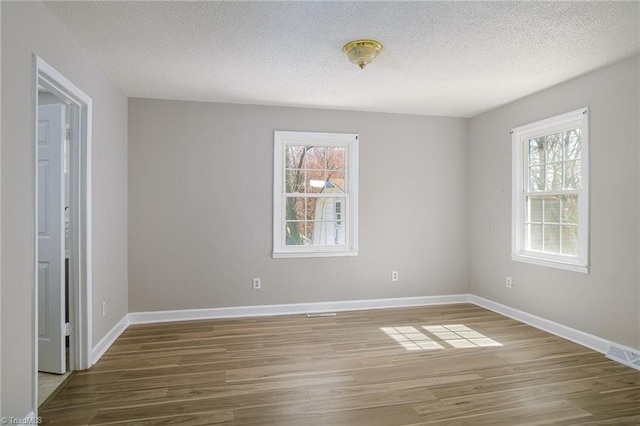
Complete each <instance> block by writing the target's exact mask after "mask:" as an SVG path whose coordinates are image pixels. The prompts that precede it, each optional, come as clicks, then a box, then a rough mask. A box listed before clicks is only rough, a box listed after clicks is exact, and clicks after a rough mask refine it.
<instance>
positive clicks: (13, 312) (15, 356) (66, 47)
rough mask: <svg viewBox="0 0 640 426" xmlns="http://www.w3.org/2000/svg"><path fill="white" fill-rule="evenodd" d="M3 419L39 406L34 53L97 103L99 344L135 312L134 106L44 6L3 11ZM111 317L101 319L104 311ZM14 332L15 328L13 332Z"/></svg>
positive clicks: (6, 5) (9, 6)
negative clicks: (130, 132) (130, 227)
mask: <svg viewBox="0 0 640 426" xmlns="http://www.w3.org/2000/svg"><path fill="white" fill-rule="evenodd" d="M0 7H1V8H2V146H1V149H2V159H1V160H2V163H1V172H2V175H1V184H2V187H1V191H2V192H1V194H2V198H1V206H2V212H1V219H2V247H1V255H2V258H1V262H2V266H3V267H2V271H1V292H2V300H1V303H2V308H1V315H2V318H1V323H2V326H3V327H2V336H1V338H2V341H1V351H2V355H1V371H0V373H1V374H0V377H1V380H2V383H1V385H0V387H1V388H2V413H1V415H2V416H15V417H22V416H25V415H26V414H27V413H29V411H30V410H31V409H32V408H33V407H34V402H33V393H34V392H33V386H32V385H33V380H34V369H35V366H34V363H33V358H32V354H33V353H34V341H35V336H34V331H35V324H34V321H33V319H34V286H35V282H34V270H35V266H34V242H33V238H34V236H33V229H32V228H33V226H32V225H33V217H34V203H33V195H32V194H33V188H34V181H33V162H34V148H33V136H34V135H33V128H34V123H33V120H34V115H33V113H34V110H35V106H34V103H33V99H32V79H33V72H32V54H33V53H36V54H38V55H40V56H41V57H42V58H43V59H44V60H45V61H47V62H48V63H49V64H50V65H51V66H53V67H54V68H56V69H57V70H58V71H60V72H61V73H62V74H63V75H64V76H65V77H67V78H68V79H70V80H71V81H72V82H73V83H74V84H75V85H77V86H78V87H79V88H80V89H81V90H83V91H84V92H85V93H87V94H88V95H89V96H91V97H92V98H93V102H94V103H93V106H94V109H93V152H92V165H93V181H92V191H93V202H92V209H93V214H92V220H93V257H92V259H93V274H92V281H93V287H92V290H93V343H94V344H95V343H96V342H98V341H99V340H100V339H101V338H102V337H104V335H105V334H106V333H107V332H108V331H109V330H110V329H111V328H112V327H113V326H114V325H115V324H116V323H117V322H118V321H119V320H120V319H121V318H122V317H123V316H124V315H126V313H127V99H126V97H125V96H124V94H123V93H122V92H121V91H120V90H119V89H118V88H117V87H116V86H115V85H114V84H113V83H112V82H111V81H110V80H108V79H107V78H106V77H105V75H104V74H103V73H102V72H101V71H100V70H99V69H98V67H97V66H95V65H94V63H93V62H92V61H91V60H89V58H88V57H87V56H86V55H85V54H83V53H82V51H81V50H80V48H79V47H78V45H77V43H76V42H75V41H74V40H73V39H72V38H71V36H70V35H69V34H68V33H67V32H66V30H64V29H63V28H62V27H61V26H60V24H59V23H58V22H57V21H56V20H55V19H54V18H53V17H52V16H51V15H49V13H48V12H47V10H46V8H45V6H44V5H43V4H41V3H40V2H23V3H18V2H4V1H3V2H1V3H0ZM102 300H107V302H108V303H109V313H108V315H107V316H106V317H104V318H103V317H102V315H101V313H100V303H101V301H102ZM7 324H11V326H10V327H7V326H6V325H7Z"/></svg>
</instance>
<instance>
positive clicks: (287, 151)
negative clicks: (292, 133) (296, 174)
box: [284, 145, 305, 169]
mask: <svg viewBox="0 0 640 426" xmlns="http://www.w3.org/2000/svg"><path fill="white" fill-rule="evenodd" d="M304 152H305V147H304V146H299V145H285V147H284V167H285V168H286V169H301V168H302V167H303V165H304V164H303V162H302V159H303V156H304Z"/></svg>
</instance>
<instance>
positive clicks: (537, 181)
mask: <svg viewBox="0 0 640 426" xmlns="http://www.w3.org/2000/svg"><path fill="white" fill-rule="evenodd" d="M542 170H544V166H542V167H540V166H533V167H530V168H529V191H531V192H533V191H544V182H545V178H544V175H543V174H542Z"/></svg>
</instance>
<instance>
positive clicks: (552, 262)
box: [511, 253, 589, 274]
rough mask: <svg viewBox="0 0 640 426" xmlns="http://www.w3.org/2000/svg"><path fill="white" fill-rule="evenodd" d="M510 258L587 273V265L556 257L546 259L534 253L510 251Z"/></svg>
mask: <svg viewBox="0 0 640 426" xmlns="http://www.w3.org/2000/svg"><path fill="white" fill-rule="evenodd" d="M511 260H514V261H516V262H523V263H530V264H532V265H538V266H547V267H550V268H556V269H564V270H566V271H573V272H580V273H583V274H588V273H589V266H588V265H584V264H582V263H577V262H576V263H573V262H567V261H562V260H556V259H548V258H543V257H538V256H536V254H535V253H531V254H529V253H512V254H511Z"/></svg>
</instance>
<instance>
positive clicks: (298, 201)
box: [285, 197, 305, 221]
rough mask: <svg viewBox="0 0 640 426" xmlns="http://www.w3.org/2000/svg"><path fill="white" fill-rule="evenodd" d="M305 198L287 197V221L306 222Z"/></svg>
mask: <svg viewBox="0 0 640 426" xmlns="http://www.w3.org/2000/svg"><path fill="white" fill-rule="evenodd" d="M304 200H305V199H304V198H303V197H287V199H286V201H285V208H286V216H285V217H286V220H287V221H289V220H304V213H305V203H304Z"/></svg>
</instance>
